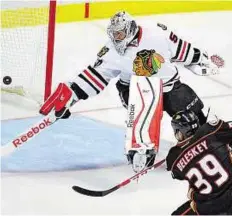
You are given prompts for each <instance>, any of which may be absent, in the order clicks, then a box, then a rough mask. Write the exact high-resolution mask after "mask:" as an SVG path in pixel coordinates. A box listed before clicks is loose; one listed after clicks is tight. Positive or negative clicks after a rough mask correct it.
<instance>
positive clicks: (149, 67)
mask: <svg viewBox="0 0 232 216" xmlns="http://www.w3.org/2000/svg"><path fill="white" fill-rule="evenodd" d="M164 62H165V61H164V58H163V57H162V56H161V55H160V54H158V53H156V52H155V50H145V49H144V50H141V51H139V52H138V53H137V54H136V58H135V60H134V62H133V71H134V72H135V73H136V75H138V76H151V75H153V74H156V73H157V72H158V70H159V69H160V68H161V65H162V63H164Z"/></svg>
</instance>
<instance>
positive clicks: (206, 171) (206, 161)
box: [186, 154, 229, 194]
mask: <svg viewBox="0 0 232 216" xmlns="http://www.w3.org/2000/svg"><path fill="white" fill-rule="evenodd" d="M198 164H199V165H200V168H201V170H202V171H203V172H202V171H200V169H198V168H196V167H194V168H191V169H190V170H189V171H188V172H187V174H186V177H187V178H188V179H189V180H190V179H192V178H193V177H194V176H195V177H196V179H197V180H196V182H195V186H196V187H197V188H200V187H201V186H203V185H204V188H203V189H202V190H200V193H201V194H209V193H211V192H212V185H211V184H210V182H208V181H207V180H206V179H204V176H205V175H207V176H215V175H218V176H219V177H218V178H217V180H215V181H214V183H215V184H216V185H217V186H218V187H220V186H221V185H223V184H224V183H225V182H226V181H227V180H228V178H229V175H228V173H227V172H226V171H225V169H224V168H223V167H222V165H221V164H220V163H219V162H218V160H217V159H216V158H215V157H214V156H213V155H211V154H208V155H206V156H205V157H203V158H202V159H201V160H200V161H199V162H198Z"/></svg>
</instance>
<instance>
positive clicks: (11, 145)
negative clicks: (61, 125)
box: [1, 111, 58, 157]
mask: <svg viewBox="0 0 232 216" xmlns="http://www.w3.org/2000/svg"><path fill="white" fill-rule="evenodd" d="M57 120H58V119H57V118H56V117H55V113H54V111H52V112H51V113H50V114H49V115H47V116H46V117H44V118H43V119H41V120H40V121H38V122H37V123H36V124H34V125H33V126H32V127H30V128H29V129H27V130H26V131H25V132H24V133H21V134H20V135H18V136H17V137H16V138H14V139H13V140H11V141H10V142H8V143H7V144H5V145H2V146H1V157H2V156H6V155H9V154H11V153H12V152H14V151H15V150H16V149H18V148H20V147H21V146H22V145H24V144H26V143H27V142H29V141H30V140H31V139H32V138H34V137H35V136H37V135H39V134H40V133H41V132H42V131H44V129H46V128H48V127H49V126H50V125H52V124H53V123H55V122H56V121H57Z"/></svg>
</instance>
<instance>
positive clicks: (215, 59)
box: [186, 52, 224, 76]
mask: <svg viewBox="0 0 232 216" xmlns="http://www.w3.org/2000/svg"><path fill="white" fill-rule="evenodd" d="M186 67H187V68H188V69H189V70H191V71H192V72H193V73H195V74H197V75H201V76H208V75H215V74H219V73H220V68H222V67H224V60H223V59H222V58H221V57H220V56H218V55H212V56H208V54H207V53H206V52H204V53H203V54H202V57H201V60H200V62H199V63H198V64H192V65H189V66H186Z"/></svg>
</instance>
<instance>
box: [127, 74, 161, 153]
mask: <svg viewBox="0 0 232 216" xmlns="http://www.w3.org/2000/svg"><path fill="white" fill-rule="evenodd" d="M162 89H163V87H162V81H161V80H160V79H158V78H156V77H142V76H132V78H131V82H130V94H129V95H130V97H129V104H128V107H129V108H128V117H127V133H126V152H127V153H128V152H129V150H133V149H136V148H137V149H139V148H145V149H151V148H154V149H155V151H156V152H158V149H159V138H160V122H161V119H162V115H163V101H162V98H163V91H162Z"/></svg>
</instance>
